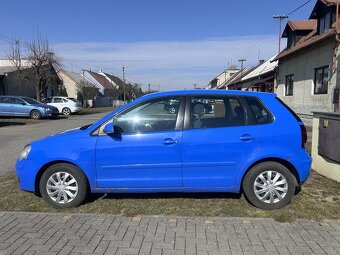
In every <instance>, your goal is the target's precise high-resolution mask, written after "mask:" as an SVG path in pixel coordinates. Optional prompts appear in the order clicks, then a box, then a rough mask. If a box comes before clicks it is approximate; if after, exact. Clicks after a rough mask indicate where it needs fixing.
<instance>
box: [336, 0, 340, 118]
mask: <svg viewBox="0 0 340 255" xmlns="http://www.w3.org/2000/svg"><path fill="white" fill-rule="evenodd" d="M335 20H336V25H335V29H336V31H335V32H336V36H335V40H336V41H337V42H338V43H340V39H339V33H338V26H339V24H338V23H339V0H337V1H336V18H335ZM338 47H339V45H337V47H335V64H336V68H335V71H337V69H338V60H337V53H338ZM337 75H338V72H337ZM337 88H338V89H339V90H340V84H338V86H337ZM338 112H340V93H339V99H338Z"/></svg>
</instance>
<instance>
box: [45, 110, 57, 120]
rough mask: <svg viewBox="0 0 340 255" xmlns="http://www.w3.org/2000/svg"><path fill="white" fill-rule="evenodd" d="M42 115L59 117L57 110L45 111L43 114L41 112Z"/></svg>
mask: <svg viewBox="0 0 340 255" xmlns="http://www.w3.org/2000/svg"><path fill="white" fill-rule="evenodd" d="M42 117H44V118H49V117H50V118H51V117H52V118H56V117H59V112H58V111H56V112H45V113H44V114H43V116H42Z"/></svg>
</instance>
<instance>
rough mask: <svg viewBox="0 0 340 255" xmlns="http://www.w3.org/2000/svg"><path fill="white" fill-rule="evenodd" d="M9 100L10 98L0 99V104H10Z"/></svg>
mask: <svg viewBox="0 0 340 255" xmlns="http://www.w3.org/2000/svg"><path fill="white" fill-rule="evenodd" d="M10 103H11V98H10V97H0V104H10Z"/></svg>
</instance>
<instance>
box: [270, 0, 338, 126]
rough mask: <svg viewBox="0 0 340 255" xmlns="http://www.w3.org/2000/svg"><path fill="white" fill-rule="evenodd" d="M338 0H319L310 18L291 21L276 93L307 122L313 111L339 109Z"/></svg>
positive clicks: (286, 29) (278, 58)
mask: <svg viewBox="0 0 340 255" xmlns="http://www.w3.org/2000/svg"><path fill="white" fill-rule="evenodd" d="M336 3H337V1H336V0H318V1H317V2H316V4H315V7H314V9H313V10H312V13H311V15H310V18H309V20H306V21H288V23H287V25H286V27H285V29H284V32H283V34H282V37H283V38H287V47H286V48H285V49H283V50H282V51H281V52H280V53H279V54H278V56H276V58H275V59H274V61H278V68H277V79H276V84H275V92H276V93H277V95H278V96H279V97H280V98H281V99H282V100H283V101H284V102H285V103H286V104H287V105H289V106H290V107H291V108H292V109H293V110H294V111H295V112H296V113H298V114H299V115H300V116H301V117H302V118H303V119H304V120H305V121H307V123H308V120H311V116H312V112H313V111H325V112H336V111H339V109H340V108H339V84H340V71H339V68H340V66H339V54H340V47H339V42H340V40H339V36H338V32H339V27H340V26H339V21H338V18H337V17H339V13H338V11H337V6H336Z"/></svg>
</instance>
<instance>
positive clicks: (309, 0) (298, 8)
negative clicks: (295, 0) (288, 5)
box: [285, 0, 312, 16]
mask: <svg viewBox="0 0 340 255" xmlns="http://www.w3.org/2000/svg"><path fill="white" fill-rule="evenodd" d="M311 1H312V0H308V1H307V2H305V3H303V4H302V5H300V6H299V7H297V8H296V9H294V10H293V11H291V12H289V13H287V14H286V15H285V16H289V15H291V14H293V13H294V12H296V11H297V10H300V9H301V8H302V7H304V6H305V5H306V4H308V3H310V2H311Z"/></svg>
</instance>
